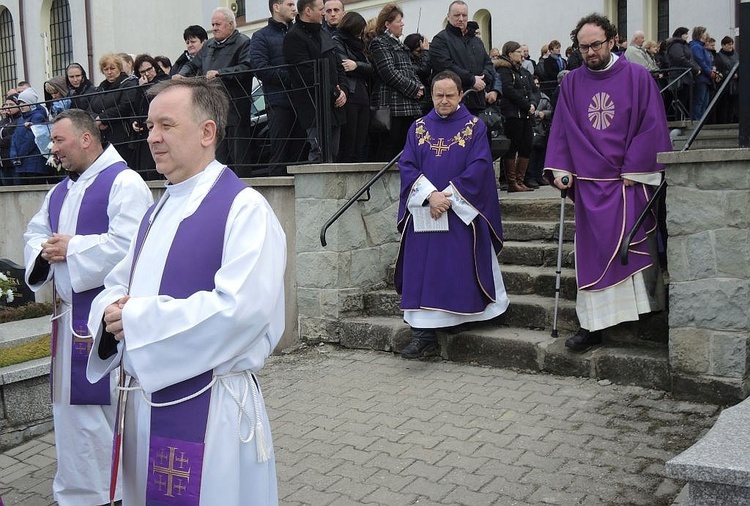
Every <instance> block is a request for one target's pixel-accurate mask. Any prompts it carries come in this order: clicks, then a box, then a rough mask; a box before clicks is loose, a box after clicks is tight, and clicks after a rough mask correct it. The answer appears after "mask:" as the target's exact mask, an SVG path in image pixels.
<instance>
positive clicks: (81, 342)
mask: <svg viewBox="0 0 750 506" xmlns="http://www.w3.org/2000/svg"><path fill="white" fill-rule="evenodd" d="M127 168H128V167H127V165H126V164H125V162H117V163H114V164H112V165H110V166H109V167H107V168H106V169H104V170H102V171H101V172H100V173H99V174H98V175H97V176H96V178H95V179H94V182H93V183H91V185H90V186H89V187H88V188H86V191H85V193H84V195H83V199H82V200H81V207H80V209H79V210H78V221H77V222H76V234H78V235H93V234H104V233H106V232H107V230H108V229H109V216H108V215H107V206H108V205H109V194H110V192H111V190H112V184H113V183H114V181H115V178H116V177H117V176H118V175H119V174H120V172H122V171H124V170H126V169H127ZM68 181H69V178H67V177H66V178H65V179H63V180H62V181H61V182H60V183H58V184H57V186H55V188H54V189H53V190H52V194H51V195H50V198H49V221H50V229H51V230H52V232H57V231H58V228H59V226H60V212H61V211H62V206H63V202H65V197H66V196H67V195H68ZM103 288H104V287H103V286H99V287H96V288H92V289H91V290H86V291H84V292H76V291H73V304H72V305H73V315H72V320H73V332H74V335H73V346H72V352H71V363H70V404H99V405H103V404H110V402H111V393H110V387H109V377H106V378H102V379H101V380H99V381H97V382H96V383H94V384H91V383H89V381H88V380H87V379H86V362H87V361H88V358H89V351H90V350H91V345H92V343H93V340H92V339H91V337H90V336H91V334H90V332H89V329H88V326H87V322H88V318H89V311H90V310H91V302H93V300H94V297H96V296H97V295H98V294H99V292H101V291H102V289H103ZM56 325H57V320H55V323H53V330H52V334H53V343H52V348H53V353H54V352H55V348H56V343H55V342H54V341H55V339H56V338H57V332H56V329H55V328H54V327H55V326H56ZM78 336H85V337H78ZM51 374H53V373H51Z"/></svg>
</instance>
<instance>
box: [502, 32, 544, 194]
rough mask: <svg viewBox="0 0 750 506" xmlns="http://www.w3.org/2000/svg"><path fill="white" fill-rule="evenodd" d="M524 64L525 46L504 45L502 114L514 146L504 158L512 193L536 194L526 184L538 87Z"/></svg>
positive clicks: (511, 143) (512, 43)
mask: <svg viewBox="0 0 750 506" xmlns="http://www.w3.org/2000/svg"><path fill="white" fill-rule="evenodd" d="M522 61H523V52H522V51H521V44H519V43H518V42H515V41H512V40H511V41H508V42H506V43H505V44H504V45H503V49H502V55H500V58H498V59H497V60H495V69H496V70H497V72H498V74H499V75H500V82H501V83H502V85H503V96H502V98H501V99H500V112H501V113H502V115H503V117H504V118H505V135H506V136H508V138H509V139H510V147H509V148H508V151H507V152H506V153H505V155H503V167H504V169H505V177H506V179H507V181H508V193H512V192H525V191H532V188H529V187H527V186H526V185H525V184H524V182H523V181H524V178H525V176H526V169H527V168H528V166H529V157H530V156H531V149H532V143H533V140H534V131H533V130H532V120H533V118H534V113H535V112H536V106H537V104H536V102H535V100H534V98H533V95H534V94H535V93H536V91H537V88H536V85H535V84H534V81H533V80H532V77H531V74H530V73H529V71H528V70H526V69H525V68H523V67H522V66H521V62H522ZM516 155H518V157H517V158H516Z"/></svg>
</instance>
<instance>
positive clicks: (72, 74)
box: [65, 63, 96, 111]
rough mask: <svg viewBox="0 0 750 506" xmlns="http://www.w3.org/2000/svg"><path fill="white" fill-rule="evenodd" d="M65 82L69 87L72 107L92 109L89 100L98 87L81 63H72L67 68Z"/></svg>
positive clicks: (85, 109)
mask: <svg viewBox="0 0 750 506" xmlns="http://www.w3.org/2000/svg"><path fill="white" fill-rule="evenodd" d="M65 84H66V85H67V87H68V98H69V99H70V102H71V103H70V108H71V109H83V110H84V111H88V110H90V104H89V100H90V99H91V97H88V96H86V95H90V94H91V93H94V92H96V87H95V86H94V84H93V83H92V82H91V81H89V78H88V77H86V71H85V70H83V67H82V66H81V64H80V63H71V64H70V65H68V67H67V68H66V69H65Z"/></svg>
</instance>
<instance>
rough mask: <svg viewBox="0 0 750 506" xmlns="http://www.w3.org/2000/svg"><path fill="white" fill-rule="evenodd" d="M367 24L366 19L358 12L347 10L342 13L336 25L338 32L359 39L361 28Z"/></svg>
mask: <svg viewBox="0 0 750 506" xmlns="http://www.w3.org/2000/svg"><path fill="white" fill-rule="evenodd" d="M365 26H367V21H366V20H365V18H363V17H362V15H361V14H360V13H358V12H354V11H349V12H347V13H346V14H344V17H342V18H341V21H339V25H338V26H337V27H336V28H337V29H338V31H339V32H341V33H343V34H346V35H349V36H350V37H352V38H354V39H359V36H360V34H361V33H362V30H364V29H365Z"/></svg>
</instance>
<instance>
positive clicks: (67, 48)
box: [49, 0, 73, 76]
mask: <svg viewBox="0 0 750 506" xmlns="http://www.w3.org/2000/svg"><path fill="white" fill-rule="evenodd" d="M49 31H50V38H49V44H50V56H51V59H52V75H53V76H59V75H62V74H63V73H65V68H66V67H67V66H68V64H70V63H71V62H72V61H73V35H72V34H71V29H70V5H69V4H68V0H54V1H53V2H52V7H51V8H50V16H49Z"/></svg>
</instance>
